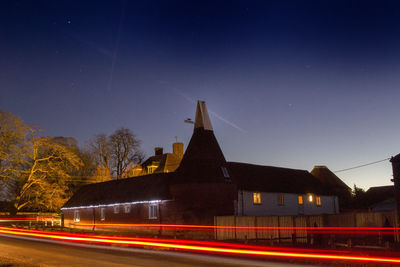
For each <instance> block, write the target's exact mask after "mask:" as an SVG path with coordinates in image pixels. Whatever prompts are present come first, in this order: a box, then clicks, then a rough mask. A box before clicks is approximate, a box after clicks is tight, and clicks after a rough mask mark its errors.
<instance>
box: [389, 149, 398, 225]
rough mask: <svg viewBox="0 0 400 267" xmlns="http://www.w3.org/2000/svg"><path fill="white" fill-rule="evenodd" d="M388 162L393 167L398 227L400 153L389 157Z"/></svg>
mask: <svg viewBox="0 0 400 267" xmlns="http://www.w3.org/2000/svg"><path fill="white" fill-rule="evenodd" d="M390 162H391V163H392V168H393V180H392V181H393V182H394V194H395V198H396V219H397V227H400V154H398V155H396V156H394V157H391V158H390Z"/></svg>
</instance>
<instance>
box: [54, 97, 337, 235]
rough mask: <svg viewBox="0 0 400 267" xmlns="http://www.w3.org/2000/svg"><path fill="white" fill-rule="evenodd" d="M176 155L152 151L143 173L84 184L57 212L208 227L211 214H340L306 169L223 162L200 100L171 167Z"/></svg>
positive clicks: (72, 218)
mask: <svg viewBox="0 0 400 267" xmlns="http://www.w3.org/2000/svg"><path fill="white" fill-rule="evenodd" d="M176 151H178V152H176ZM180 151H182V152H183V145H182V146H180V145H179V146H178V149H177V150H175V149H174V153H172V154H163V153H162V150H160V149H156V153H155V155H154V156H153V157H150V158H149V159H148V160H146V161H145V162H144V163H143V164H142V165H141V166H140V168H141V171H142V172H143V171H145V172H146V173H147V175H143V176H140V177H134V178H127V179H122V180H113V181H108V182H103V183H97V184H90V185H86V186H84V187H82V188H81V189H80V190H79V191H78V192H77V193H75V194H74V196H73V197H72V198H71V199H70V200H69V201H67V203H66V204H65V205H64V207H63V208H62V211H63V213H64V224H65V226H67V227H84V226H83V225H84V224H86V225H87V227H95V225H96V224H99V223H163V224H164V223H167V224H168V223H171V224H206V225H212V224H213V223H214V216H224V215H238V216H241V215H260V216H261V215H298V214H332V213H338V212H339V203H338V198H337V196H336V195H335V194H334V193H333V191H332V190H330V188H329V187H328V186H327V185H326V184H324V183H323V182H321V181H320V180H319V179H317V178H316V177H314V176H313V175H311V174H310V173H309V172H307V171H304V170H294V169H288V168H278V167H270V166H259V165H252V164H246V163H235V162H227V161H226V160H225V157H224V155H223V153H222V150H221V148H220V146H219V144H218V142H217V139H216V138H215V135H214V132H213V128H212V126H211V121H210V118H209V116H208V111H207V108H206V105H205V102H202V101H199V102H198V104H197V110H196V119H195V124H194V131H193V135H192V138H191V140H190V142H189V144H188V147H187V149H186V151H185V153H184V154H183V157H182V160H181V161H180V164H179V167H178V168H177V169H176V170H175V167H176V162H177V161H178V160H179V155H180V154H179V153H180ZM170 155H173V156H171V160H169V156H170ZM174 157H175V158H174ZM171 166H172V167H171ZM173 169H174V170H175V171H172V170H173ZM138 170H139V167H138Z"/></svg>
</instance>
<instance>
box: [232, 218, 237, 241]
mask: <svg viewBox="0 0 400 267" xmlns="http://www.w3.org/2000/svg"><path fill="white" fill-rule="evenodd" d="M233 224H234V226H235V227H234V228H233V229H234V231H235V240H237V236H236V230H237V227H236V216H233Z"/></svg>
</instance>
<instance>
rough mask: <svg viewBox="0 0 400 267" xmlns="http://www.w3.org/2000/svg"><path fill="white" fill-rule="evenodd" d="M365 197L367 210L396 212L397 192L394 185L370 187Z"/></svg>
mask: <svg viewBox="0 0 400 267" xmlns="http://www.w3.org/2000/svg"><path fill="white" fill-rule="evenodd" d="M363 197H364V203H365V205H366V208H368V209H369V210H371V211H390V210H393V211H394V210H396V200H395V190H394V186H393V185H386V186H374V187H370V188H369V189H368V190H367V191H366V192H365V195H364V196H363Z"/></svg>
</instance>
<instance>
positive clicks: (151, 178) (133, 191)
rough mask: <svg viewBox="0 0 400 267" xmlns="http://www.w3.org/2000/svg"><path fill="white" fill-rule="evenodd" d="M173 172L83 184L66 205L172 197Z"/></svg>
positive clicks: (75, 205) (76, 205) (74, 205)
mask: <svg viewBox="0 0 400 267" xmlns="http://www.w3.org/2000/svg"><path fill="white" fill-rule="evenodd" d="M171 175H173V173H162V174H151V175H145V176H139V177H134V178H127V179H121V180H112V181H108V182H102V183H96V184H89V185H86V186H83V187H82V188H81V189H80V190H78V192H76V193H75V194H74V195H73V197H72V198H70V199H69V200H68V201H67V203H65V205H64V207H78V206H87V205H101V204H113V203H125V202H133V201H144V200H167V199H170V198H171V196H170V192H169V185H168V182H169V178H170V176H171Z"/></svg>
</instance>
